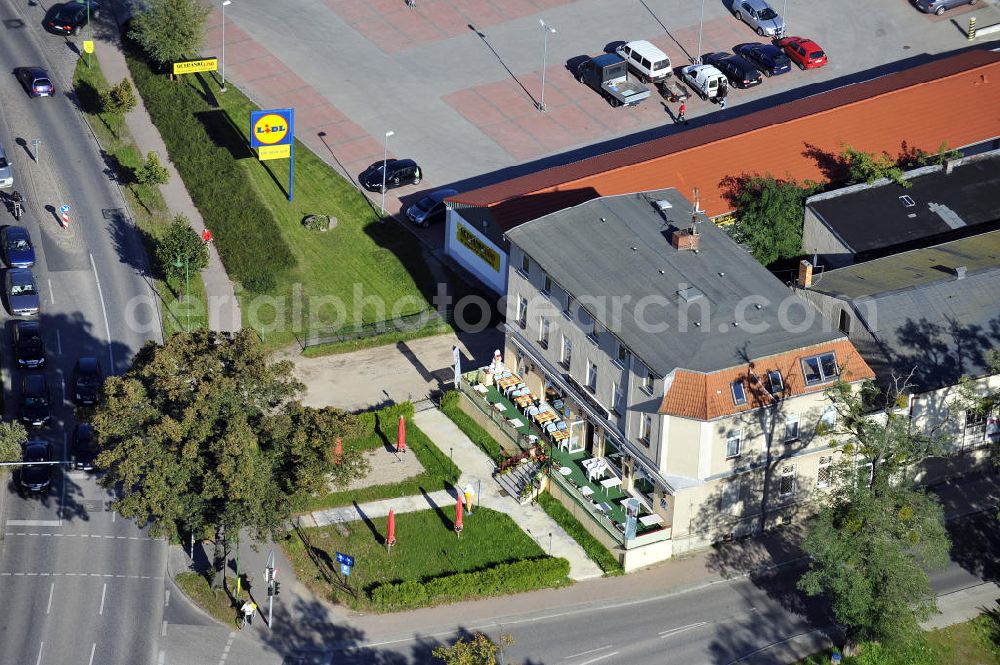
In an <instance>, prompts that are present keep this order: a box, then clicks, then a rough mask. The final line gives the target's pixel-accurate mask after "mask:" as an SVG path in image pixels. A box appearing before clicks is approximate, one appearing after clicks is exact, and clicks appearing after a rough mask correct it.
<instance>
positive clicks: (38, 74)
mask: <svg viewBox="0 0 1000 665" xmlns="http://www.w3.org/2000/svg"><path fill="white" fill-rule="evenodd" d="M14 76H16V77H17V80H18V81H20V82H21V85H22V86H24V91H25V92H27V93H28V96H30V97H51V96H52V95H54V94H55V92H56V87H55V86H54V85H52V81H51V80H50V79H49V74H48V72H46V71H45V70H44V69H42V68H41V67H18V68H17V69H15V70H14Z"/></svg>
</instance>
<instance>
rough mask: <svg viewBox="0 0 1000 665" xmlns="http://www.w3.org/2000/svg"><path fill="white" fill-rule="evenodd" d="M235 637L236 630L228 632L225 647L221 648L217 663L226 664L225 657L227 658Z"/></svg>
mask: <svg viewBox="0 0 1000 665" xmlns="http://www.w3.org/2000/svg"><path fill="white" fill-rule="evenodd" d="M234 639H236V632H235V631H233V632H230V633H229V640H228V641H227V642H226V648H225V649H223V650H222V658H220V659H219V665H226V659H227V658H229V650H230V649H231V648H232V647H233V640H234Z"/></svg>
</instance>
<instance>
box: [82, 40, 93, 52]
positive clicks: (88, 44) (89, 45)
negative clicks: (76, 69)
mask: <svg viewBox="0 0 1000 665" xmlns="http://www.w3.org/2000/svg"><path fill="white" fill-rule="evenodd" d="M83 52H84V53H93V52H94V42H93V41H92V40H90V39H85V40H83Z"/></svg>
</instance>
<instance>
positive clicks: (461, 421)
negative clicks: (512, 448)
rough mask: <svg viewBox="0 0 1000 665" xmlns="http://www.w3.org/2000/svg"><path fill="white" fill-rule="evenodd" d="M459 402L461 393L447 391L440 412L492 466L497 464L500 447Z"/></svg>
mask: <svg viewBox="0 0 1000 665" xmlns="http://www.w3.org/2000/svg"><path fill="white" fill-rule="evenodd" d="M461 401H462V395H461V393H459V392H458V391H456V390H449V391H447V392H446V393H445V394H444V395H443V396H442V397H441V412H442V413H443V414H444V415H446V416H448V417H449V418H450V419H451V421H452V422H453V423H455V425H457V426H458V429H460V430H462V432H464V433H465V435H466V436H467V437H469V439H470V440H471V441H472V442H473V443H474V444H476V446H478V447H479V449H480V450H482V451H483V452H484V453H486V454H487V455H488V456H489V458H490V459H491V460H493V463H494V464H499V463H500V458H501V457H502V455H503V448H501V447H500V444H499V443H497V441H496V439H494V438H493V437H492V436H490V434H489V432H487V431H486V430H484V429H483V428H482V427H481V426H480V425H479V423H477V422H476V421H475V420H473V419H472V418H471V417H470V416H469V414H467V413H466V412H465V411H463V410H462V407H461Z"/></svg>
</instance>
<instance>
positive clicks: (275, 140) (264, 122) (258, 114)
mask: <svg viewBox="0 0 1000 665" xmlns="http://www.w3.org/2000/svg"><path fill="white" fill-rule="evenodd" d="M294 117H295V110H294V109H272V110H270V111H252V112H251V113H250V147H251V148H261V147H264V146H276V145H291V143H292V141H293V140H294V126H295V125H294Z"/></svg>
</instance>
